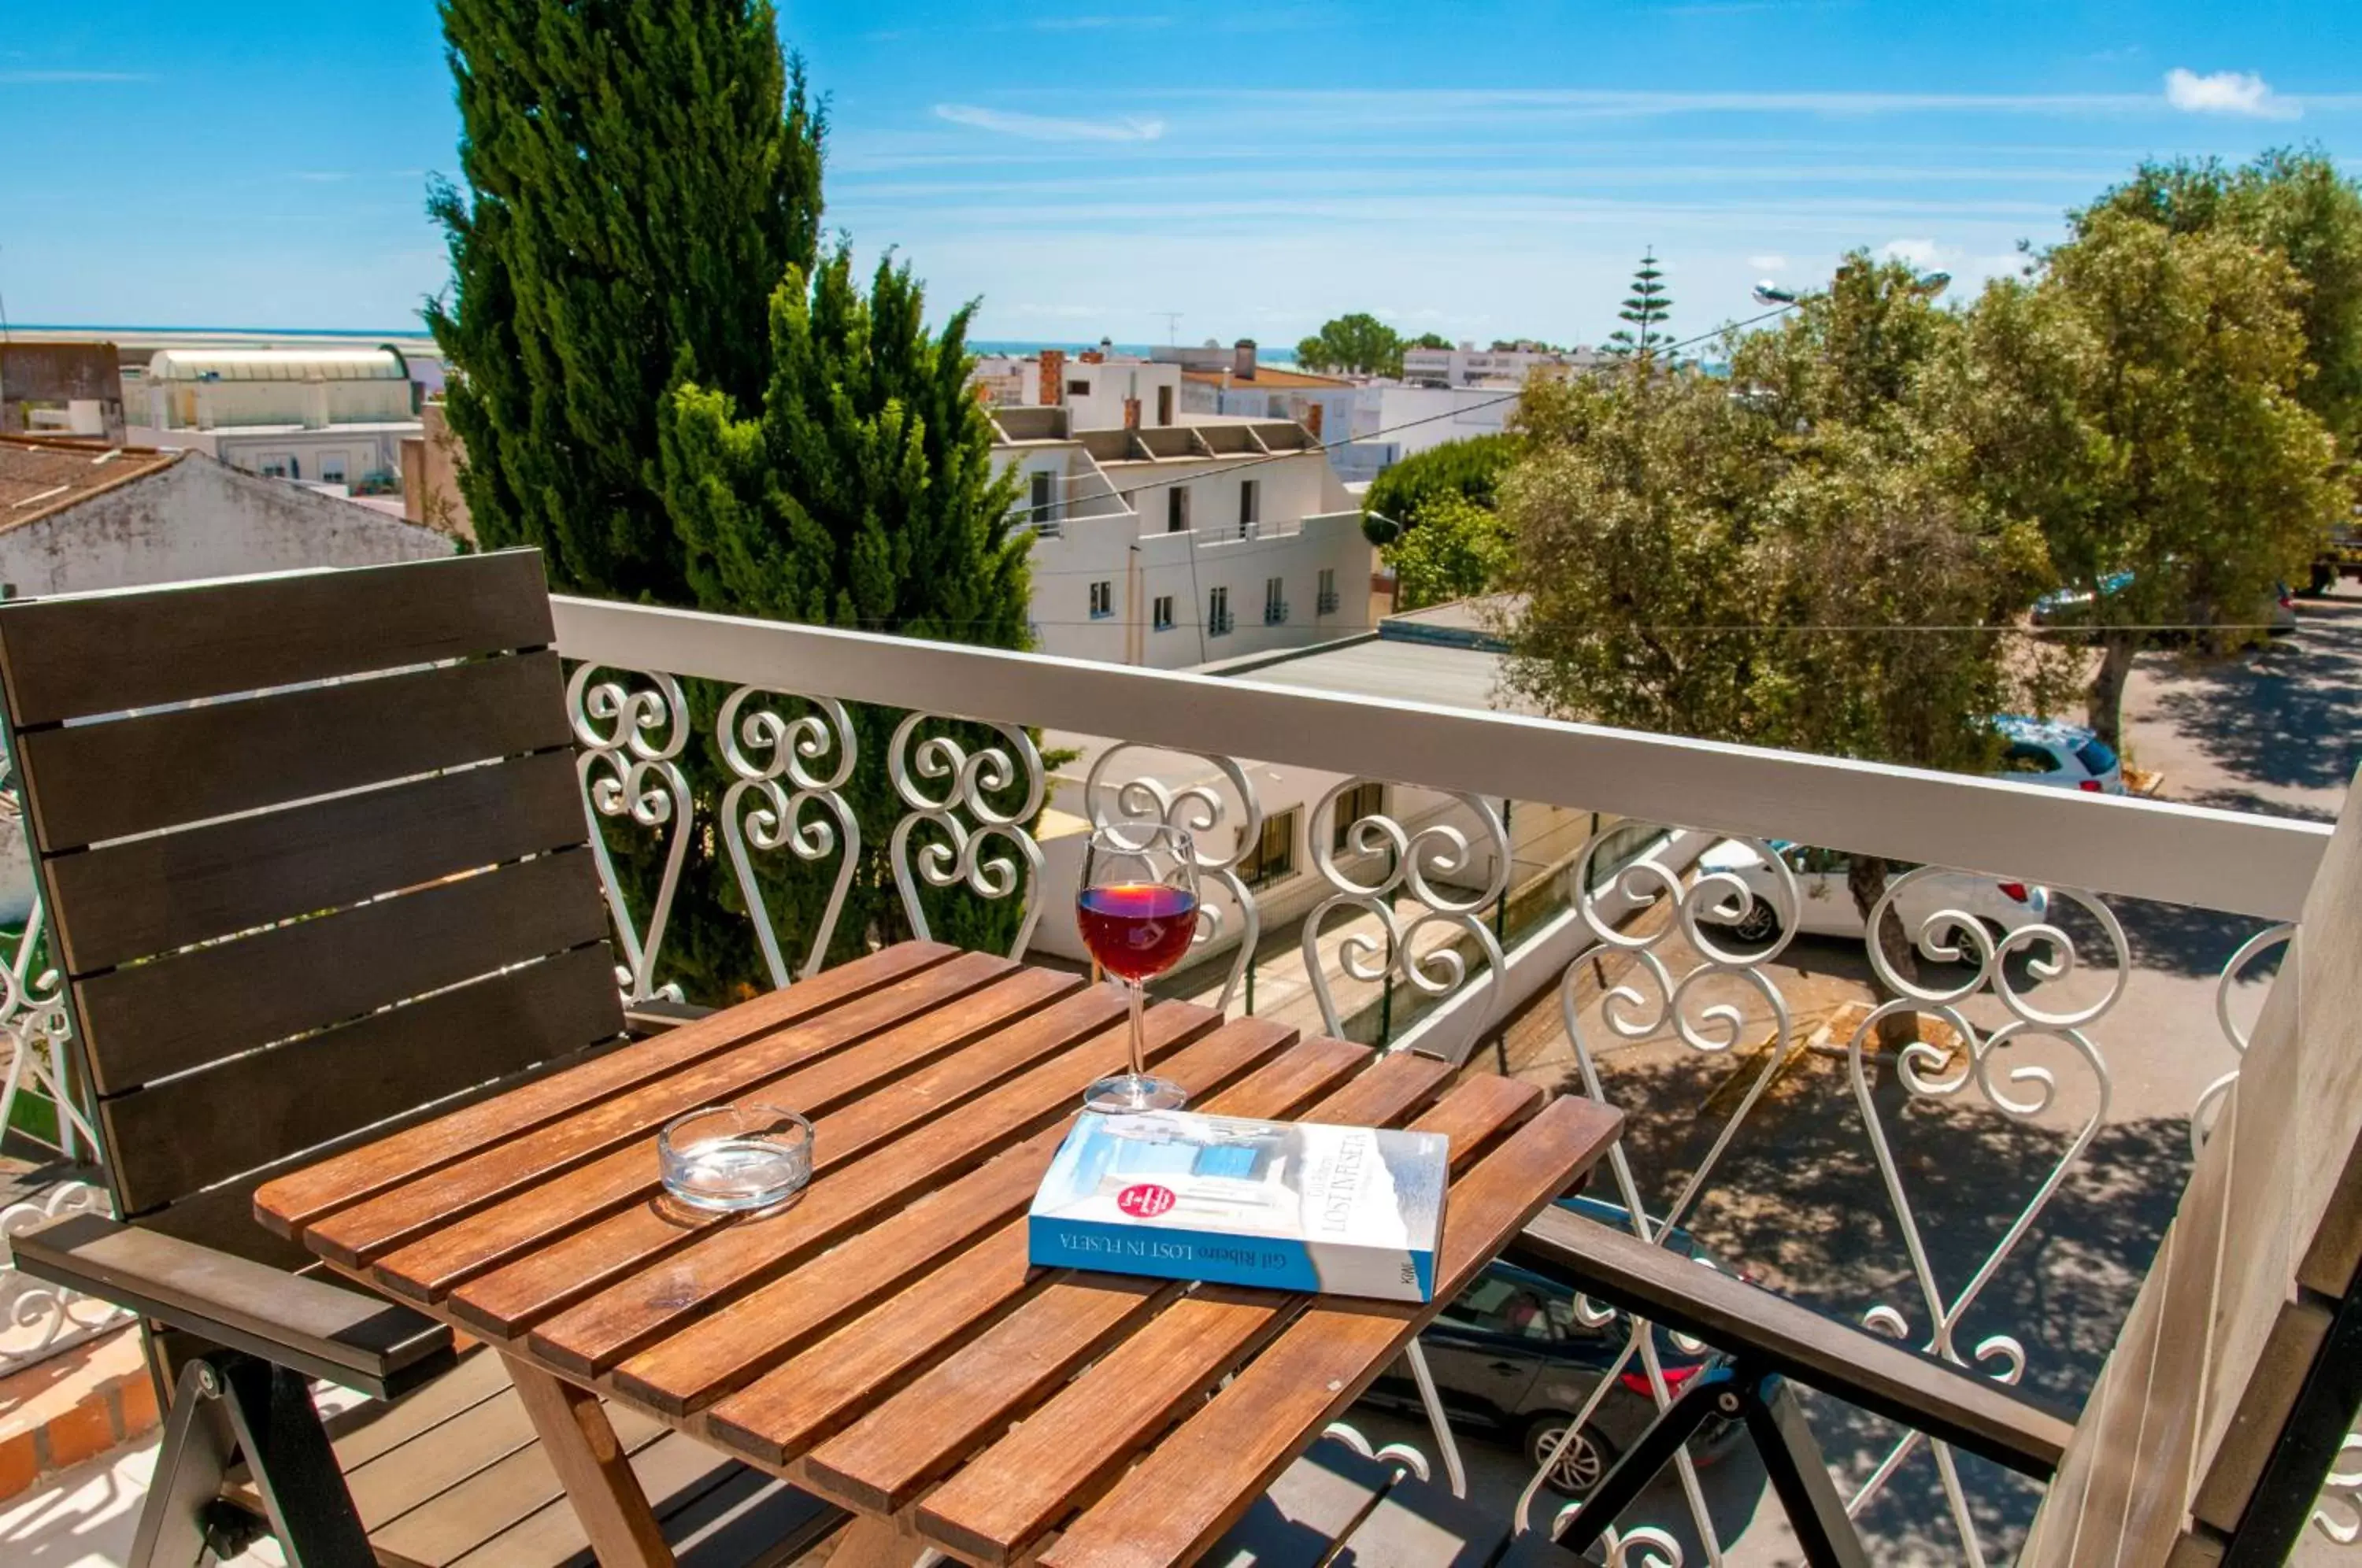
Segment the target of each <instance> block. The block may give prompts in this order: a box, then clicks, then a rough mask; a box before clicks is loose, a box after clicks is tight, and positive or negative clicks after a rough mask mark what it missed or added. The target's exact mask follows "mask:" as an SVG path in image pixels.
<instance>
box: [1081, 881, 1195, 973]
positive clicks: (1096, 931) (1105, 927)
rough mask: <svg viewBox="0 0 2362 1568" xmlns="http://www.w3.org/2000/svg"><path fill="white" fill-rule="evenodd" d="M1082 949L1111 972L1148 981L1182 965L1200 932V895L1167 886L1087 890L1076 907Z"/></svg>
mask: <svg viewBox="0 0 2362 1568" xmlns="http://www.w3.org/2000/svg"><path fill="white" fill-rule="evenodd" d="M1075 920H1076V923H1077V924H1078V925H1080V926H1081V927H1082V930H1083V945H1084V946H1086V947H1087V948H1089V949H1090V950H1091V956H1092V957H1094V958H1096V959H1098V961H1099V966H1100V967H1101V968H1103V969H1105V970H1106V971H1107V972H1108V973H1109V974H1110V975H1115V976H1118V977H1121V978H1123V979H1126V980H1145V979H1147V978H1149V977H1152V976H1155V975H1161V974H1163V973H1164V971H1165V970H1167V969H1170V968H1171V967H1173V966H1174V965H1175V964H1177V963H1179V962H1180V961H1181V955H1183V954H1184V953H1187V951H1188V950H1189V939H1190V938H1191V937H1193V936H1195V935H1196V934H1197V933H1198V895H1197V894H1195V893H1193V892H1191V891H1190V890H1189V889H1187V888H1175V887H1172V886H1169V885H1168V884H1165V883H1163V882H1115V883H1110V884H1109V885H1108V886H1106V887H1101V888H1086V889H1083V894H1082V897H1081V898H1080V899H1078V900H1076V904H1075Z"/></svg>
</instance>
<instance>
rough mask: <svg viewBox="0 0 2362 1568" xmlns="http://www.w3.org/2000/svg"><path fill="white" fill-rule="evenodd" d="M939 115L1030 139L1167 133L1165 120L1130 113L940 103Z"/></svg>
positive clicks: (1106, 138) (1126, 138)
mask: <svg viewBox="0 0 2362 1568" xmlns="http://www.w3.org/2000/svg"><path fill="white" fill-rule="evenodd" d="M935 118H937V119H939V120H949V121H950V122H951V123H952V124H954V125H955V126H972V127H975V128H976V129H977V130H988V131H998V132H999V133H1000V134H1001V135H1003V136H1015V137H1023V138H1025V139H1027V140H1028V141H1154V140H1156V139H1157V138H1159V137H1161V136H1163V135H1164V121H1163V120H1155V119H1142V118H1140V117H1138V116H1131V115H1127V116H1124V117H1123V118H1121V119H1114V120H1078V119H1067V118H1064V117H1062V116H1055V115H1021V114H1015V113H1012V112H1010V111H1009V110H1006V109H984V108H978V107H977V106H976V105H973V104H937V105H935Z"/></svg>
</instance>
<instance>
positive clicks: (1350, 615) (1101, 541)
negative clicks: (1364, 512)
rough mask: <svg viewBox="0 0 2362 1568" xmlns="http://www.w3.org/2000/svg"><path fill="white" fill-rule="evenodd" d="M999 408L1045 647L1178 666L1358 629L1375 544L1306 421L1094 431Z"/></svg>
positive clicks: (1050, 412)
mask: <svg viewBox="0 0 2362 1568" xmlns="http://www.w3.org/2000/svg"><path fill="white" fill-rule="evenodd" d="M993 418H994V421H995V423H996V424H997V425H998V426H999V431H1000V436H1001V439H1000V440H999V442H998V443H996V445H995V447H994V455H995V456H996V458H999V460H1000V461H1001V462H1002V463H1004V464H1005V465H1007V466H1009V467H1010V468H1013V469H1016V470H1017V472H1018V475H1019V482H1020V486H1021V489H1020V491H1019V495H1018V504H1019V505H1020V506H1021V508H1022V509H1023V510H1024V513H1025V514H1026V516H1027V517H1028V518H1029V519H1030V521H1031V524H1032V528H1033V534H1034V538H1033V605H1032V618H1033V622H1034V630H1035V637H1036V642H1037V645H1038V646H1040V647H1041V649H1042V650H1043V652H1045V653H1053V654H1058V655H1061V656H1064V657H1070V658H1091V659H1101V660H1104V661H1106V662H1108V663H1110V664H1139V665H1149V666H1153V667H1154V668H1160V669H1178V668H1187V667H1188V666H1191V665H1198V664H1205V663H1208V662H1210V661H1215V660H1223V659H1231V658H1235V657H1241V656H1243V655H1248V654H1258V653H1265V652H1270V651H1273V650H1276V649H1287V648H1300V647H1306V646H1310V645H1312V644H1314V643H1319V642H1325V641H1330V640H1333V639H1334V638H1337V637H1341V636H1349V635H1354V634H1357V633H1360V632H1363V631H1366V630H1367V622H1368V620H1369V584H1370V574H1371V571H1372V569H1373V568H1374V564H1375V558H1376V552H1375V551H1374V550H1373V549H1372V548H1371V547H1370V543H1369V541H1368V540H1367V539H1366V538H1364V537H1363V534H1362V519H1361V513H1360V511H1359V509H1358V508H1356V507H1355V506H1354V504H1353V501H1352V496H1350V495H1349V494H1347V493H1346V491H1345V487H1344V485H1343V483H1342V482H1341V480H1339V479H1338V478H1337V474H1336V470H1335V469H1332V468H1330V465H1329V460H1328V458H1327V457H1326V456H1325V455H1323V453H1322V452H1321V451H1320V449H1319V443H1317V442H1316V441H1314V440H1313V438H1312V436H1311V434H1310V433H1309V432H1308V431H1307V430H1306V429H1305V428H1304V427H1303V426H1302V425H1296V424H1292V423H1289V422H1286V421H1247V420H1235V421H1214V422H1208V423H1200V424H1192V425H1174V426H1170V427H1167V428H1155V427H1152V426H1142V427H1139V428H1135V429H1112V430H1091V429H1082V428H1077V427H1076V425H1075V424H1074V421H1073V418H1072V415H1071V411H1070V410H1067V409H1064V408H1043V407H1030V408H1002V409H996V410H994V412H993Z"/></svg>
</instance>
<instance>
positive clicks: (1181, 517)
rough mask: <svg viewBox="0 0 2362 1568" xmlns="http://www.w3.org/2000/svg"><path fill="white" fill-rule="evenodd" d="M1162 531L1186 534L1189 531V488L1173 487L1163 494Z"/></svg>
mask: <svg viewBox="0 0 2362 1568" xmlns="http://www.w3.org/2000/svg"><path fill="white" fill-rule="evenodd" d="M1164 531H1165V532H1166V533H1168V534H1186V533H1187V532H1188V531H1189V487H1188V486H1187V485H1179V484H1176V485H1175V486H1174V487H1173V488H1172V489H1171V490H1168V491H1165V492H1164Z"/></svg>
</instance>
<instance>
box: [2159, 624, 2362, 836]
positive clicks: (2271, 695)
mask: <svg viewBox="0 0 2362 1568" xmlns="http://www.w3.org/2000/svg"><path fill="white" fill-rule="evenodd" d="M2307 614H2308V615H2309V616H2310V617H2311V618H2312V619H2313V620H2315V621H2319V622H2324V623H2333V624H2336V626H2337V629H2338V632H2339V634H2340V635H2338V636H2335V637H2312V638H2308V637H2305V636H2303V635H2302V634H2301V633H2300V635H2299V636H2298V638H2297V639H2296V643H2295V646H2275V647H2272V648H2268V649H2266V650H2265V651H2263V652H2262V653H2259V654H2255V655H2250V656H2246V657H2236V658H2225V659H2211V660H2205V661H2180V662H2177V663H2174V664H2169V665H2165V666H2163V667H2162V668H2157V669H2156V670H2155V671H2154V679H2155V681H2156V688H2157V699H2156V702H2157V712H2158V715H2159V716H2160V717H2161V718H2163V719H2164V720H2165V721H2166V722H2167V723H2170V724H2171V725H2172V726H2173V727H2174V728H2175V729H2176V730H2178V731H2180V733H2181V734H2183V735H2185V736H2187V737H2188V738H2189V739H2190V741H2191V743H2192V744H2193V745H2196V746H2197V747H2198V749H2199V750H2200V751H2202V752H2203V753H2204V754H2205V755H2206V756H2209V757H2210V758H2212V759H2213V761H2214V762H2215V763H2216V764H2218V765H2219V766H2220V767H2223V768H2224V770H2225V771H2226V772H2229V773H2232V774H2234V775H2235V776H2237V777H2239V778H2251V779H2254V780H2256V781H2257V782H2258V783H2261V784H2272V785H2279V786H2281V787H2283V788H2293V789H2308V790H2338V789H2343V788H2344V787H2345V785H2346V783H2347V782H2348V781H2350V780H2351V779H2352V778H2353V777H2354V771H2355V768H2356V766H2357V765H2362V646H2356V641H2357V639H2355V638H2353V637H2352V636H2351V635H2350V634H2351V633H2352V632H2353V631H2354V630H2355V629H2356V627H2357V626H2362V604H2355V603H2346V602H2336V603H2332V602H2320V601H2316V602H2313V603H2312V604H2311V605H2309V606H2308V607H2307ZM2300 674H2301V677H2302V678H2301V679H2298V677H2299V676H2300ZM2207 803H2212V802H2207ZM2241 809H2247V808H2241ZM2252 809H2254V810H2257V811H2262V812H2275V813H2279V814H2290V808H2289V807H2288V806H2286V805H2283V804H2280V803H2279V802H2276V801H2268V800H2264V799H2261V798H2257V799H2256V803H2255V805H2254V807H2253V808H2252Z"/></svg>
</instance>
